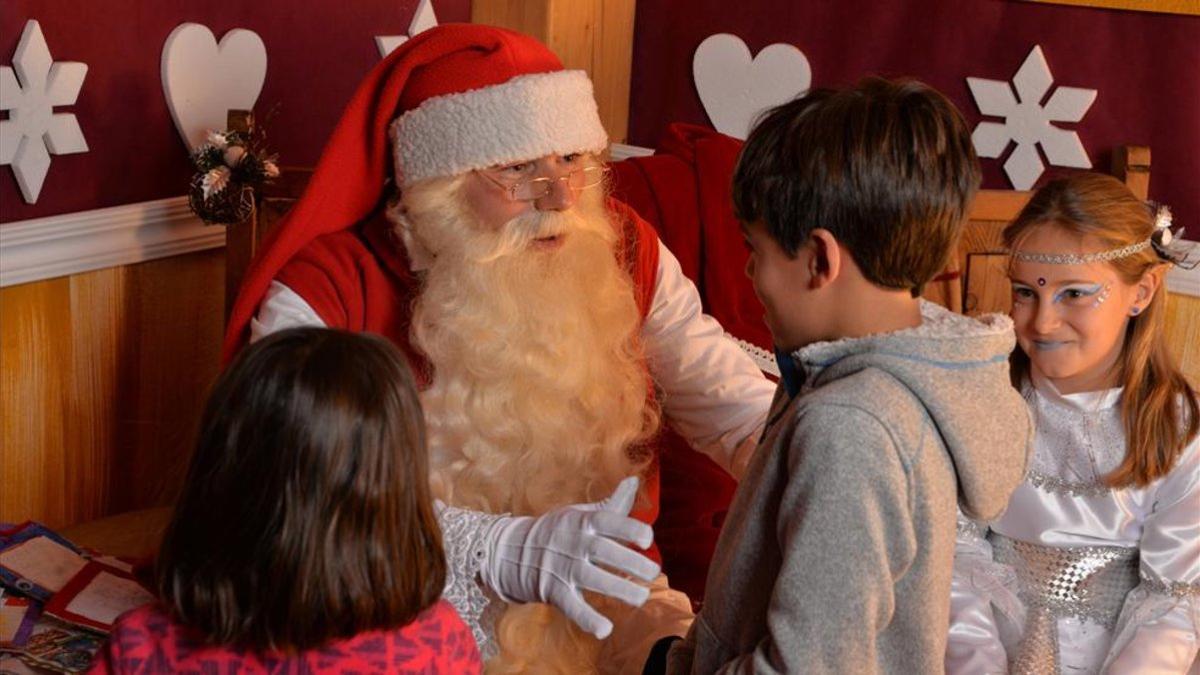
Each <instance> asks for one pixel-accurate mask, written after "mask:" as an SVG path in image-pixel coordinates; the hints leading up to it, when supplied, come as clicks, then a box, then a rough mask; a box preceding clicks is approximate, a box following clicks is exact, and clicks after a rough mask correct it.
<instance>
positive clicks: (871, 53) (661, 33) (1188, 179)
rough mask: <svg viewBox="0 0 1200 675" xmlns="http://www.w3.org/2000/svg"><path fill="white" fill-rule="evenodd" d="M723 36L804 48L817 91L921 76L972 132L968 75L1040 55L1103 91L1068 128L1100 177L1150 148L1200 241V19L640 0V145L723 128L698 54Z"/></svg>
mask: <svg viewBox="0 0 1200 675" xmlns="http://www.w3.org/2000/svg"><path fill="white" fill-rule="evenodd" d="M722 32H724V33H733V34H735V35H737V36H739V37H741V38H742V39H743V40H744V41H745V42H746V44H747V45H748V46H749V47H750V51H751V52H752V53H755V54H757V53H758V51H759V50H761V49H762V48H763V47H765V46H767V45H769V44H771V43H774V42H788V43H791V44H793V45H795V46H796V47H798V48H799V49H800V50H801V51H803V52H804V54H805V56H807V57H808V61H809V64H810V65H811V67H812V72H813V85H814V86H838V85H845V84H849V83H853V82H854V81H856V80H857V79H859V78H860V77H862V76H864V75H868V74H881V75H887V76H901V75H907V76H913V77H917V78H919V79H921V80H924V81H926V82H928V83H929V84H931V85H933V86H935V87H937V88H938V89H940V90H941V91H943V92H945V93H946V94H947V95H948V96H949V97H950V98H951V99H952V100H954V102H955V103H957V104H958V106H959V108H960V109H961V110H962V111H963V113H964V114H965V116H966V117H967V120H968V122H970V123H971V125H972V127H974V125H975V124H976V123H978V122H979V121H980V120H981V119H984V118H983V117H982V116H981V115H980V114H979V111H978V108H977V107H976V106H975V103H974V100H973V99H972V98H971V95H970V92H969V90H968V89H967V83H966V77H967V76H975V77H983V78H987V79H993V80H1006V81H1007V80H1010V79H1011V77H1012V76H1013V74H1015V73H1016V71H1017V68H1019V67H1020V65H1021V63H1022V62H1023V61H1024V60H1025V57H1026V55H1027V54H1028V53H1029V50H1030V49H1031V48H1032V47H1033V46H1034V45H1037V44H1040V45H1041V46H1042V49H1043V50H1044V52H1045V54H1046V60H1047V62H1048V63H1049V65H1050V71H1051V72H1052V73H1053V75H1054V82H1055V85H1067V86H1077V87H1087V88H1093V89H1098V90H1099V95H1098V96H1097V98H1096V101H1095V102H1094V103H1093V104H1092V107H1091V109H1089V110H1088V113H1087V115H1086V116H1085V117H1084V118H1083V121H1082V122H1081V123H1079V124H1074V125H1061V126H1065V127H1067V128H1073V129H1075V130H1077V131H1078V133H1079V136H1080V139H1081V140H1082V141H1083V144H1084V147H1085V148H1087V151H1088V155H1089V156H1090V157H1091V159H1092V164H1093V166H1094V167H1096V168H1097V169H1101V170H1105V171H1107V170H1108V168H1109V162H1110V158H1111V152H1112V148H1113V147H1114V146H1116V145H1129V144H1138V145H1148V146H1150V148H1151V151H1152V154H1153V166H1152V169H1151V180H1150V196H1151V197H1152V198H1154V199H1158V200H1160V201H1164V202H1166V203H1168V204H1171V205H1172V207H1173V208H1174V210H1175V214H1176V222H1177V223H1178V224H1181V225H1186V226H1188V233H1189V238H1191V239H1197V238H1200V189H1198V188H1200V17H1193V16H1180V15H1170V14H1154V13H1146V12H1132V11H1121V10H1106V9H1093V8H1088V7H1069V6H1061V5H1047V4H1040V3H1031V2H1023V1H1020V0H968V1H966V2H964V1H963V0H888V1H886V2H885V1H882V0H803V1H800V0H738V1H736V2H730V1H729V0H638V6H637V25H636V32H635V38H634V54H633V65H634V67H633V81H632V92H631V96H630V98H631V100H632V106H631V111H630V134H629V135H630V142H631V143H636V144H639V145H650V146H653V145H654V143H655V141H656V139H657V138H658V136H659V134H660V133H661V132H662V129H663V128H664V126H665V125H666V124H667V123H668V122H671V121H675V120H681V121H688V122H695V123H702V124H708V123H709V122H708V118H707V116H706V115H705V113H704V110H703V108H702V107H701V104H700V99H699V97H698V96H697V94H696V88H695V86H694V85H693V84H692V76H691V72H692V65H691V64H692V54H693V53H694V52H695V50H696V47H697V46H698V45H699V44H700V42H701V41H702V40H704V38H706V37H708V36H709V35H711V34H713V33H722ZM988 119H995V118H988ZM1011 147H1012V146H1010V150H1009V152H1011ZM1005 157H1006V156H1005ZM1005 157H1002V158H1000V159H984V160H982V162H983V166H984V175H985V179H984V185H985V187H995V188H1009V187H1011V186H1010V184H1009V183H1008V181H1007V179H1006V178H1005V177H1004V175H1003V174H1002V172H1001V170H1000V167H1001V165H1002V163H1003V160H1004V159H1005ZM1058 171H1062V170H1061V169H1054V168H1051V169H1049V170H1048V171H1047V173H1046V174H1043V177H1042V180H1043V181H1044V180H1045V179H1046V176H1047V175H1049V174H1052V173H1054V172H1058Z"/></svg>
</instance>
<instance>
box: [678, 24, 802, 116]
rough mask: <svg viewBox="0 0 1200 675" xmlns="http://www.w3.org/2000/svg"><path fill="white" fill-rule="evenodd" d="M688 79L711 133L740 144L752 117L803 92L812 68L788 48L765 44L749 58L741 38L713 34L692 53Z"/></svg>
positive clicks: (778, 44)
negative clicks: (694, 85)
mask: <svg viewBox="0 0 1200 675" xmlns="http://www.w3.org/2000/svg"><path fill="white" fill-rule="evenodd" d="M692 77H693V78H694V79H695V81H696V91H698V92H699V93H700V102H701V103H702V104H704V111H705V112H707V113H708V118H709V119H710V120H712V123H713V126H714V127H716V129H717V131H720V132H721V133H723V134H728V135H730V136H733V137H734V138H743V139H744V138H746V136H747V135H749V133H750V126H751V125H752V124H753V123H754V118H755V116H756V115H758V114H759V113H760V112H762V111H763V110H766V109H767V108H770V107H773V106H777V105H779V104H781V103H784V102H785V101H790V100H791V99H793V98H795V97H796V96H797V95H799V94H800V93H802V92H804V91H807V90H808V88H809V86H810V85H811V84H812V69H811V68H810V67H809V65H808V58H807V57H805V56H804V52H802V51H800V50H799V49H797V48H796V47H794V46H792V45H789V44H783V43H776V44H773V45H768V46H767V47H764V48H763V50H762V51H760V52H759V53H758V56H755V57H753V58H751V56H750V48H749V47H747V46H746V43H745V42H742V39H741V38H739V37H738V36H736V35H730V34H729V33H717V34H716V35H710V36H708V37H707V38H705V40H704V42H701V43H700V46H699V47H697V48H696V54H695V56H693V57H692Z"/></svg>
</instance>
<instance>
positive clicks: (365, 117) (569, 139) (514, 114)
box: [224, 24, 608, 361]
mask: <svg viewBox="0 0 1200 675" xmlns="http://www.w3.org/2000/svg"><path fill="white" fill-rule="evenodd" d="M389 141H390V142H389ZM607 144H608V135H607V134H606V133H605V131H604V127H603V126H602V125H601V123H600V116H599V113H598V111H597V109H596V101H595V98H594V96H593V93H592V84H591V81H589V80H588V77H587V75H586V74H585V73H584V72H583V71H578V70H574V71H571V70H564V69H563V66H562V62H560V61H559V59H558V57H557V56H555V55H554V53H553V52H551V51H550V50H549V49H547V48H546V47H545V45H543V44H541V43H540V42H538V41H537V40H534V39H533V38H530V37H528V36H525V35H521V34H519V33H514V32H512V31H509V30H505V29H502V28H495V27H492V26H481V25H474V24H446V25H442V26H438V27H436V28H431V29H429V30H427V31H425V32H423V33H421V34H420V35H418V36H416V37H415V38H413V39H411V40H409V41H408V42H406V43H404V44H403V45H401V46H400V47H398V48H397V49H396V50H395V51H393V52H392V53H391V54H389V55H388V56H387V57H386V58H385V59H384V60H383V61H381V62H380V63H379V64H378V65H377V66H376V67H375V68H374V69H372V70H371V72H370V73H368V75H367V77H366V78H365V79H364V80H363V82H362V84H360V85H359V87H358V90H357V91H356V92H355V94H354V96H353V98H351V100H350V103H349V104H348V105H347V106H346V110H345V111H344V112H343V113H342V118H341V120H340V121H339V122H338V124H337V127H336V128H335V129H334V131H333V135H332V136H331V137H330V139H329V142H328V144H327V145H326V146H325V150H324V152H323V153H322V154H321V159H320V161H319V162H318V163H317V167H316V170H315V171H314V173H313V176H312V179H311V180H310V181H309V184H308V187H307V189H306V190H305V191H304V194H303V195H302V196H301V198H300V199H299V200H298V201H297V202H296V204H295V205H294V206H293V207H292V209H291V211H290V212H289V213H288V215H287V217H285V218H284V220H283V221H282V222H280V223H279V225H278V226H277V227H276V228H275V229H274V230H273V231H272V232H271V234H270V235H269V236H268V238H267V240H266V241H265V242H264V243H263V246H262V248H261V250H260V251H259V253H258V254H257V255H256V256H255V260H254V261H253V262H252V263H251V266H250V269H249V270H248V271H247V273H246V277H245V279H244V281H243V282H242V288H241V290H240V291H239V292H238V298H237V301H236V302H235V303H234V307H233V310H232V312H231V313H230V317H229V324H228V327H227V332H226V334H225V344H224V357H225V360H226V361H228V360H229V359H230V358H231V357H232V356H233V354H234V353H235V352H236V351H237V350H238V349H239V348H240V347H241V345H242V344H244V342H245V338H246V330H247V327H248V326H249V323H250V318H251V317H252V316H253V315H254V312H255V311H257V309H258V305H259V303H260V302H261V301H262V298H263V296H264V295H265V293H266V290H267V287H268V286H269V285H270V283H271V280H272V279H274V278H275V276H276V274H278V273H279V271H280V270H281V269H282V268H283V266H284V265H286V264H287V262H288V261H289V260H290V259H291V258H292V256H294V255H295V254H296V253H297V252H298V251H300V250H301V249H302V248H304V246H306V245H307V244H308V243H309V242H311V241H312V240H313V239H315V238H317V237H319V236H321V235H323V234H328V233H331V232H337V231H340V230H344V229H347V228H349V227H352V226H354V225H355V224H356V223H358V222H360V221H361V220H363V219H364V218H366V217H367V216H369V215H371V214H372V213H374V212H375V211H376V210H377V208H378V207H379V206H380V203H381V201H382V200H383V198H384V196H385V186H386V183H387V181H388V178H389V176H393V175H394V177H395V179H396V184H397V185H399V186H401V187H404V186H407V185H411V184H413V183H414V182H417V181H420V180H425V179H428V178H434V177H439V176H451V175H456V174H460V173H464V172H466V171H471V170H474V169H481V168H485V167H488V166H494V165H497V164H504V163H510V162H517V161H523V160H529V159H535V158H538V157H543V156H545V155H550V154H569V153H575V152H587V151H592V152H598V151H601V150H603V149H604V148H605V147H606V146H607Z"/></svg>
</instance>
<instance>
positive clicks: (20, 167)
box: [0, 20, 88, 204]
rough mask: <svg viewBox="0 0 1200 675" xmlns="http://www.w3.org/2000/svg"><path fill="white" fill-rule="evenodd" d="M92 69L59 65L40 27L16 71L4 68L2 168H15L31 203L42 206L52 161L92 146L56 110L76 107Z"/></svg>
mask: <svg viewBox="0 0 1200 675" xmlns="http://www.w3.org/2000/svg"><path fill="white" fill-rule="evenodd" d="M85 75H87V64H85V63H76V62H59V63H55V62H54V58H53V57H52V56H51V55H50V48H49V47H48V46H47V45H46V38H45V37H44V36H43V35H42V28H41V26H39V25H38V22H37V21H32V20H31V21H29V22H28V23H26V24H25V32H24V33H22V34H21V41H20V42H18V43H17V49H16V51H15V52H13V67H12V68H10V67H8V66H3V67H0V110H7V111H8V119H7V120H0V165H4V164H11V165H12V167H13V174H14V175H15V176H16V178H17V184H18V185H19V186H20V187H21V194H22V196H24V197H25V201H26V202H28V203H30V204H32V203H34V202H36V201H37V198H38V194H40V193H41V191H42V183H43V182H44V181H45V180H46V172H47V171H49V170H50V155H69V154H72V153H76V152H87V149H88V146H87V141H86V140H85V139H84V138H83V130H82V129H80V128H79V121H78V120H76V119H75V115H74V114H73V113H56V112H54V106H62V105H73V104H74V103H75V99H77V98H78V97H79V90H80V88H81V87H83V78H84V76H85Z"/></svg>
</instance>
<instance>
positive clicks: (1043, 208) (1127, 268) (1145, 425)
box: [1004, 172, 1200, 488]
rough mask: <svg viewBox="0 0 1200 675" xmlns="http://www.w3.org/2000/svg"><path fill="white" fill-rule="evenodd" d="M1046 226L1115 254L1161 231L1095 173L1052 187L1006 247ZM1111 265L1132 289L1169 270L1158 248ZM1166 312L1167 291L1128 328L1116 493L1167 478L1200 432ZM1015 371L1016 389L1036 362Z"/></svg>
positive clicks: (1123, 191) (1018, 363)
mask: <svg viewBox="0 0 1200 675" xmlns="http://www.w3.org/2000/svg"><path fill="white" fill-rule="evenodd" d="M1043 225H1048V226H1052V227H1058V228H1061V229H1063V230H1065V231H1067V232H1072V233H1074V234H1078V235H1080V236H1089V237H1092V238H1094V239H1096V240H1097V241H1099V242H1101V243H1103V244H1104V245H1105V247H1106V248H1114V249H1115V248H1120V247H1124V246H1128V245H1131V244H1136V243H1138V242H1142V241H1146V240H1147V239H1148V238H1149V237H1150V235H1151V234H1153V232H1154V221H1153V220H1152V219H1151V217H1150V210H1149V209H1148V208H1147V206H1146V204H1144V203H1143V202H1142V201H1141V200H1139V199H1138V198H1137V197H1135V196H1134V195H1133V193H1132V192H1130V191H1129V188H1128V187H1126V186H1125V184H1124V183H1122V182H1121V181H1119V180H1117V179H1116V178H1113V177H1112V176H1106V175H1104V174H1099V173H1087V172H1081V173H1077V174H1074V175H1072V176H1070V177H1067V178H1061V179H1058V180H1055V181H1051V182H1050V183H1047V184H1046V185H1045V186H1044V187H1042V188H1041V189H1040V190H1038V191H1037V193H1036V194H1034V195H1033V198H1032V199H1030V200H1029V203H1028V204H1027V205H1026V206H1025V208H1024V209H1023V210H1022V211H1021V213H1020V215H1018V216H1017V219H1016V220H1014V221H1013V222H1012V223H1011V224H1010V225H1009V226H1008V227H1006V228H1005V229H1004V243H1005V245H1006V246H1007V247H1008V248H1009V249H1014V248H1019V244H1020V241H1021V240H1022V239H1023V238H1024V237H1025V236H1026V233H1027V232H1029V231H1030V230H1031V229H1032V228H1034V227H1038V226H1043ZM1108 264H1110V265H1112V266H1113V268H1115V269H1116V270H1117V273H1118V274H1119V275H1120V276H1121V278H1122V279H1123V280H1124V281H1125V283H1128V284H1134V283H1137V282H1138V281H1139V280H1140V279H1142V277H1143V276H1144V275H1146V274H1162V273H1163V272H1164V271H1165V270H1164V268H1165V264H1164V261H1163V259H1162V258H1160V257H1159V256H1158V254H1157V253H1156V252H1155V250H1154V248H1153V247H1149V248H1146V249H1145V250H1143V251H1141V252H1139V253H1135V254H1133V255H1129V256H1125V257H1123V258H1118V259H1116V260H1112V261H1110V262H1109V263H1108ZM1166 313H1167V293H1166V289H1165V288H1159V289H1158V291H1157V292H1156V293H1155V294H1154V297H1153V298H1152V299H1151V300H1150V304H1149V305H1148V306H1147V307H1146V308H1145V310H1143V311H1142V312H1141V313H1140V314H1138V315H1137V316H1135V317H1132V318H1131V319H1130V320H1129V325H1128V327H1127V328H1126V332H1125V342H1124V345H1122V348H1121V356H1120V358H1119V360H1118V367H1119V369H1120V372H1119V381H1120V382H1121V385H1122V386H1124V388H1125V389H1124V392H1123V394H1122V399H1121V419H1122V421H1123V423H1124V426H1125V445H1126V452H1125V459H1124V461H1122V462H1121V465H1120V466H1118V467H1117V468H1116V469H1114V470H1113V472H1112V473H1110V474H1109V475H1108V476H1106V477H1105V481H1106V482H1107V483H1108V484H1109V485H1110V486H1112V487H1118V488H1119V487H1127V486H1131V485H1132V486H1137V487H1144V486H1146V485H1147V484H1149V483H1150V482H1151V481H1153V480H1154V479H1156V478H1159V477H1161V476H1165V475H1167V474H1168V473H1169V472H1170V471H1171V468H1172V467H1173V466H1174V465H1175V461H1176V459H1177V458H1178V457H1179V454H1180V453H1181V452H1182V451H1183V448H1184V447H1185V446H1187V444H1188V443H1190V442H1191V440H1192V439H1193V438H1195V437H1196V434H1197V433H1198V432H1200V410H1198V406H1197V401H1196V392H1195V391H1194V390H1193V389H1192V388H1191V386H1190V385H1189V384H1188V381H1187V378H1185V377H1184V375H1183V373H1182V372H1180V370H1179V366H1178V365H1177V364H1176V362H1175V358H1174V356H1173V355H1172V354H1171V351H1170V348H1169V347H1168V346H1167V339H1166V333H1165V326H1166ZM1012 364H1013V382H1014V384H1017V385H1018V386H1020V384H1021V383H1022V382H1023V381H1025V379H1026V378H1027V377H1028V375H1029V357H1028V356H1027V355H1026V354H1025V353H1024V352H1022V351H1021V350H1020V349H1017V350H1015V351H1014V352H1013V360H1012Z"/></svg>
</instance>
